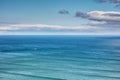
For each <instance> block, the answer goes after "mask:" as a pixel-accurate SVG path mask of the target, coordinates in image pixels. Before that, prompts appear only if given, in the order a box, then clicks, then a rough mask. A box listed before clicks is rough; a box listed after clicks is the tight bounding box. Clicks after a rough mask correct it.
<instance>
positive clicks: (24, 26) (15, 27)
mask: <svg viewBox="0 0 120 80" xmlns="http://www.w3.org/2000/svg"><path fill="white" fill-rule="evenodd" d="M88 29H96V28H95V27H90V26H73V27H68V26H60V25H46V24H9V25H8V24H7V25H0V31H21V30H26V31H27V30H32V31H78V32H79V31H81V30H88Z"/></svg>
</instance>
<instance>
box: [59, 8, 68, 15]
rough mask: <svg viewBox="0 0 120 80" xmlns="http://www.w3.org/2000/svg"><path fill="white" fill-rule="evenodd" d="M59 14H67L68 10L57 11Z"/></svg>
mask: <svg viewBox="0 0 120 80" xmlns="http://www.w3.org/2000/svg"><path fill="white" fill-rule="evenodd" d="M59 14H69V11H68V10H65V9H62V10H60V11H59Z"/></svg>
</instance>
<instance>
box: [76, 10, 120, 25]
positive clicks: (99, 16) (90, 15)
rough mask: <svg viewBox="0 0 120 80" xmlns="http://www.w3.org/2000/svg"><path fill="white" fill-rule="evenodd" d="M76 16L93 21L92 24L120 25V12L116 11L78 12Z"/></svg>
mask: <svg viewBox="0 0 120 80" xmlns="http://www.w3.org/2000/svg"><path fill="white" fill-rule="evenodd" d="M76 17H81V18H84V19H88V20H90V21H92V23H91V24H92V25H106V26H108V25H111V26H120V12H115V11H107V12H104V11H90V12H87V13H83V12H76Z"/></svg>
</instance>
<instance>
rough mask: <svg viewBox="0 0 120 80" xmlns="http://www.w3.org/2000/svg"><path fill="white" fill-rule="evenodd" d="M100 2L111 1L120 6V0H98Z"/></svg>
mask: <svg viewBox="0 0 120 80" xmlns="http://www.w3.org/2000/svg"><path fill="white" fill-rule="evenodd" d="M97 1H98V2H100V3H105V2H110V3H114V4H116V7H119V6H120V0H97Z"/></svg>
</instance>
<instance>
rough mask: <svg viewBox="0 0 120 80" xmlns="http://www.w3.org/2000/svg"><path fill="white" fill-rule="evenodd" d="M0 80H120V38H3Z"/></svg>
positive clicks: (60, 36) (0, 57) (63, 36)
mask: <svg viewBox="0 0 120 80" xmlns="http://www.w3.org/2000/svg"><path fill="white" fill-rule="evenodd" d="M0 80H120V37H119V36H79V35H78V36H75V35H74V36H67V35H59V36H58V35H51V36H50V35H36V36H30V35H19V36H18V35H14V36H12V35H6V36H2V35H1V36H0Z"/></svg>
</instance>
